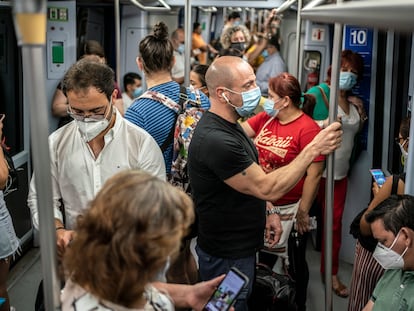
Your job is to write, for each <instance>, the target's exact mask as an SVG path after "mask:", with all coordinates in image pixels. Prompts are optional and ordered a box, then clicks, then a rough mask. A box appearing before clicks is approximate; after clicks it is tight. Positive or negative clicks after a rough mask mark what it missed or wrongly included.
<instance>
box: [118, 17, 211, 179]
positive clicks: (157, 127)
mask: <svg viewBox="0 0 414 311" xmlns="http://www.w3.org/2000/svg"><path fill="white" fill-rule="evenodd" d="M173 51H174V48H173V46H172V44H171V41H170V40H168V29H167V26H166V25H165V24H164V23H163V22H160V23H159V24H157V25H155V26H154V32H153V34H150V35H148V36H146V37H145V38H144V39H143V40H142V41H141V42H140V43H139V56H138V57H137V64H138V68H139V69H140V70H141V71H142V72H144V73H145V79H146V83H147V86H148V90H149V91H156V92H159V93H161V94H163V95H165V96H167V97H169V98H170V99H172V100H173V101H174V102H176V103H178V102H179V95H180V86H179V84H178V83H177V82H175V81H173V79H172V77H171V68H172V67H173V65H174V55H173ZM186 92H187V96H188V97H189V98H191V99H192V100H195V101H197V98H196V97H195V94H193V93H191V92H190V90H189V89H186ZM199 100H200V104H201V107H202V108H204V109H209V108H210V102H209V100H208V98H207V97H206V96H205V95H204V94H200V99H199ZM125 118H126V119H127V120H128V121H131V122H132V123H134V124H135V125H138V126H139V127H140V128H142V129H144V130H145V131H147V132H148V133H149V134H150V135H151V136H152V137H153V138H154V139H155V141H156V142H157V144H158V145H159V146H160V147H161V146H163V145H164V146H165V148H164V150H163V155H164V160H165V167H166V170H167V173H170V171H171V163H172V157H173V139H172V137H171V136H170V133H171V130H172V129H173V127H174V126H175V120H176V118H177V114H176V112H175V111H174V110H172V109H171V108H169V107H167V106H166V105H164V104H163V103H161V102H159V101H157V100H155V99H150V98H138V99H136V100H135V101H134V103H133V104H132V105H131V106H130V107H129V109H128V110H127V111H126V114H125ZM170 138H171V139H170ZM168 140H171V142H169V141H168Z"/></svg>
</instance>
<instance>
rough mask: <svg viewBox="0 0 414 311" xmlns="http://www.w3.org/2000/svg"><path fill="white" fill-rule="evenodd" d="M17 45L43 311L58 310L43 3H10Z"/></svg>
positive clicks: (23, 0)
mask: <svg viewBox="0 0 414 311" xmlns="http://www.w3.org/2000/svg"><path fill="white" fill-rule="evenodd" d="M13 9H14V21H15V28H16V34H17V38H18V44H19V45H21V46H22V55H23V76H24V77H25V81H27V82H28V83H25V84H24V89H25V94H26V95H27V96H26V99H28V100H29V101H30V102H29V106H30V107H31V108H32V109H30V110H31V111H29V115H30V130H31V140H32V144H31V148H32V152H33V156H32V160H33V165H34V169H35V172H36V190H37V203H38V208H39V225H40V228H41V229H40V230H39V236H40V254H41V259H42V261H41V265H42V272H43V290H44V297H45V307H46V310H60V284H59V283H60V282H59V279H58V274H57V265H56V235H55V234H56V233H55V225H54V217H53V204H52V186H51V184H52V183H51V176H50V155H49V144H48V136H49V132H48V131H49V121H48V118H47V116H48V111H49V109H50V108H49V107H48V101H47V97H46V86H45V80H46V73H45V63H44V60H45V58H46V57H45V54H44V46H45V42H46V1H45V0H43V1H42V0H38V1H35V0H32V1H29V0H15V1H13Z"/></svg>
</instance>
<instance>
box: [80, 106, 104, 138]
mask: <svg viewBox="0 0 414 311" xmlns="http://www.w3.org/2000/svg"><path fill="white" fill-rule="evenodd" d="M109 111H111V112H112V105H111V106H110V107H108V113H109ZM111 115H112V114H111ZM107 117H108V116H107V115H106V116H105V117H104V118H103V119H102V120H95V119H90V118H85V119H84V120H83V121H80V120H76V119H75V121H76V124H77V126H78V129H79V132H80V133H81V136H82V138H83V139H84V140H85V141H86V142H90V141H91V140H92V139H94V138H95V137H96V136H98V135H99V134H100V133H102V132H103V131H104V130H106V129H107V128H108V126H109V120H108V119H107ZM111 118H112V116H111Z"/></svg>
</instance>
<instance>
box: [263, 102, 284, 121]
mask: <svg viewBox="0 0 414 311" xmlns="http://www.w3.org/2000/svg"><path fill="white" fill-rule="evenodd" d="M282 99H283V98H279V99H278V100H277V101H275V102H274V101H273V100H271V99H269V98H267V99H266V100H265V101H264V104H263V110H264V111H265V112H266V113H267V114H268V115H269V116H270V117H272V118H274V117H276V116H277V115H278V113H279V111H280V109H282V108H280V109H278V108H275V105H276V104H277V103H278V102H280V101H281V100H282Z"/></svg>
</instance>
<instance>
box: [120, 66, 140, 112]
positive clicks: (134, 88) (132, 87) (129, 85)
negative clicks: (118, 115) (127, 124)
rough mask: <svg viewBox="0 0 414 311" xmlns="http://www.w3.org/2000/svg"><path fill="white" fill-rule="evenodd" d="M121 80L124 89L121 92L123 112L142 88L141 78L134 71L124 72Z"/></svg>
mask: <svg viewBox="0 0 414 311" xmlns="http://www.w3.org/2000/svg"><path fill="white" fill-rule="evenodd" d="M123 82H124V90H125V91H124V92H123V93H122V101H123V103H124V112H126V111H127V109H128V108H129V106H131V104H132V102H133V101H134V99H135V98H137V97H139V96H141V94H142V93H144V90H143V88H142V78H141V76H140V75H139V74H137V73H136V72H128V73H126V74H125V75H124V81H123Z"/></svg>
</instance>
